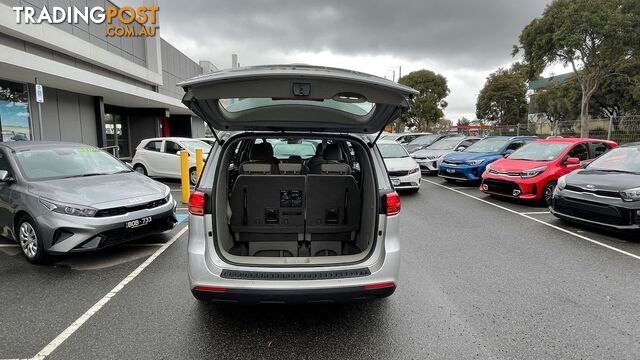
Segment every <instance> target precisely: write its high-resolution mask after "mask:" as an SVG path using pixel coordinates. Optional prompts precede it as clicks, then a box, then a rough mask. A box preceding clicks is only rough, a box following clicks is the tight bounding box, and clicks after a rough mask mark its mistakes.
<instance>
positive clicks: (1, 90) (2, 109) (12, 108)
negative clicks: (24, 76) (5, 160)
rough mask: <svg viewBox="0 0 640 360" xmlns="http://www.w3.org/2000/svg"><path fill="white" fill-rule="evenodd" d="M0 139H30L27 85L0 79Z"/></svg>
mask: <svg viewBox="0 0 640 360" xmlns="http://www.w3.org/2000/svg"><path fill="white" fill-rule="evenodd" d="M0 133H1V134H2V135H1V136H0V141H27V140H31V139H32V138H31V124H30V118H29V93H28V92H27V86H26V85H24V84H17V83H13V82H9V81H4V80H0Z"/></svg>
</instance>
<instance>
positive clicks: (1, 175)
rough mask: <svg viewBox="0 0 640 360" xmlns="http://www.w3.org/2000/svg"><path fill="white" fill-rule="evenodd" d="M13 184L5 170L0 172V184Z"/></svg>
mask: <svg viewBox="0 0 640 360" xmlns="http://www.w3.org/2000/svg"><path fill="white" fill-rule="evenodd" d="M10 182H13V178H12V177H11V174H9V172H8V171H7V170H0V183H10Z"/></svg>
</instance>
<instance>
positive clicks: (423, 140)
mask: <svg viewBox="0 0 640 360" xmlns="http://www.w3.org/2000/svg"><path fill="white" fill-rule="evenodd" d="M439 137H440V135H423V136H420V137H418V138H416V139H415V140H413V141H412V142H410V143H409V145H430V144H433V142H434V141H436V139H438V138H439Z"/></svg>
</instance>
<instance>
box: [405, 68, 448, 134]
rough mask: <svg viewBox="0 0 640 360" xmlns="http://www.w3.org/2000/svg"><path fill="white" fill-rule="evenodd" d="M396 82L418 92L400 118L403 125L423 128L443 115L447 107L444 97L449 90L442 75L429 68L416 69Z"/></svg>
mask: <svg viewBox="0 0 640 360" xmlns="http://www.w3.org/2000/svg"><path fill="white" fill-rule="evenodd" d="M398 82H399V83H400V84H403V85H407V86H410V87H412V88H414V89H416V90H418V91H419V92H420V94H418V95H416V96H415V97H414V98H413V99H411V100H410V102H411V104H410V105H411V109H410V110H409V112H407V113H405V114H403V115H402V117H401V118H400V122H401V123H402V124H403V125H405V126H407V127H409V128H413V127H417V128H418V129H420V130H425V129H427V127H428V126H429V124H432V123H435V122H436V121H438V119H440V118H442V117H443V116H444V113H443V110H444V108H446V107H447V102H446V101H444V98H446V97H447V95H449V92H450V90H449V87H448V86H447V79H446V78H445V77H444V76H442V75H440V74H436V73H434V72H433V71H430V70H418V71H414V72H412V73H409V74H407V75H405V76H403V77H402V78H400V80H398Z"/></svg>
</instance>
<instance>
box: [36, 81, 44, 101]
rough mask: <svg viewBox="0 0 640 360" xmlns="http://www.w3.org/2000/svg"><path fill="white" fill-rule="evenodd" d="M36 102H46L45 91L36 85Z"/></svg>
mask: <svg viewBox="0 0 640 360" xmlns="http://www.w3.org/2000/svg"><path fill="white" fill-rule="evenodd" d="M36 101H37V102H39V103H43V102H44V90H43V89H42V85H40V84H36Z"/></svg>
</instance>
